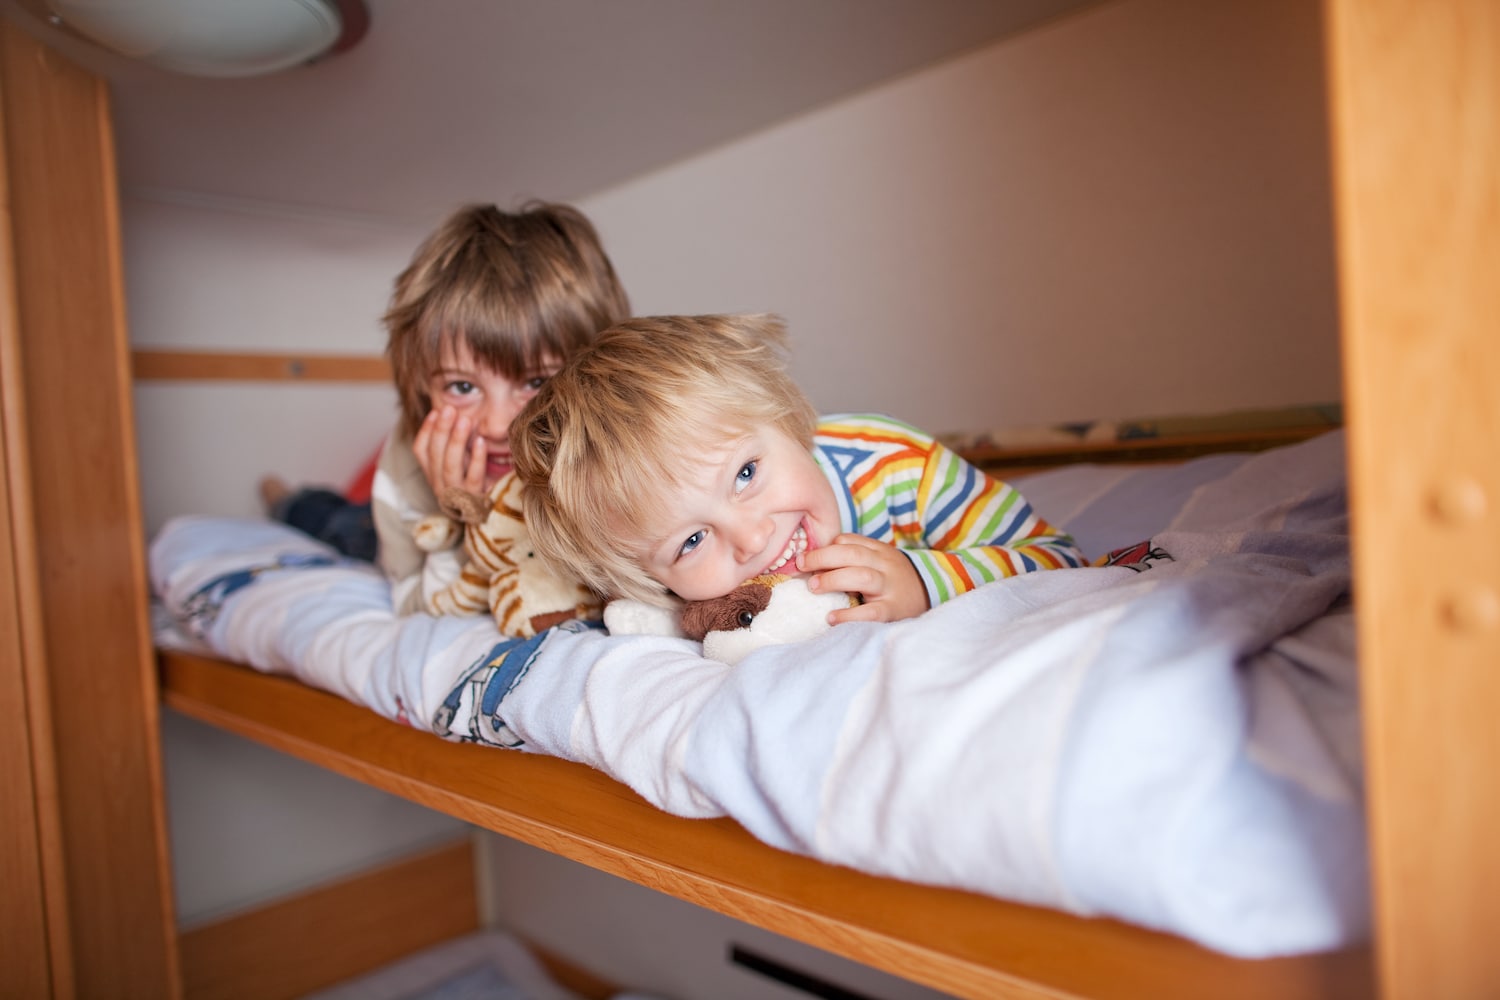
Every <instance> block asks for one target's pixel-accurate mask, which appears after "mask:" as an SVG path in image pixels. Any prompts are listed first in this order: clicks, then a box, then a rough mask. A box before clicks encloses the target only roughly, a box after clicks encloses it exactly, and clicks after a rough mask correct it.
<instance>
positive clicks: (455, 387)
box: [448, 379, 474, 396]
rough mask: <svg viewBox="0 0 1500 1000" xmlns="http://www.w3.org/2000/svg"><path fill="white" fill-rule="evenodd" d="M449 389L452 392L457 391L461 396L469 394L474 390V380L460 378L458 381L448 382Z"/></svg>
mask: <svg viewBox="0 0 1500 1000" xmlns="http://www.w3.org/2000/svg"><path fill="white" fill-rule="evenodd" d="M448 391H449V392H452V393H457V394H458V395H460V396H467V395H468V394H469V393H471V392H473V391H474V383H473V382H465V381H464V380H462V379H459V380H458V381H455V382H449V383H448Z"/></svg>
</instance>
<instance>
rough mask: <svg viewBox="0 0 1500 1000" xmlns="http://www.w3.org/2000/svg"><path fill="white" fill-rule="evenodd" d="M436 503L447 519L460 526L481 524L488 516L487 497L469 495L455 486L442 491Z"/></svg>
mask: <svg viewBox="0 0 1500 1000" xmlns="http://www.w3.org/2000/svg"><path fill="white" fill-rule="evenodd" d="M438 503H439V504H441V505H442V508H443V511H444V512H445V513H446V514H447V515H448V516H449V517H451V518H453V520H455V521H458V522H460V523H462V524H483V523H484V519H485V518H487V517H489V515H490V500H489V497H486V496H484V495H483V494H479V493H470V492H468V491H467V490H461V489H459V488H458V487H456V486H450V487H448V488H447V489H445V490H443V495H442V496H440V497H438Z"/></svg>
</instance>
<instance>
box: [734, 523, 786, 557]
mask: <svg viewBox="0 0 1500 1000" xmlns="http://www.w3.org/2000/svg"><path fill="white" fill-rule="evenodd" d="M774 530H776V525H775V523H774V522H773V521H772V520H771V519H770V518H769V517H767V516H766V515H764V514H761V513H759V512H757V511H743V512H741V514H740V516H739V517H738V518H737V519H736V520H735V522H734V526H733V527H732V528H731V530H730V542H731V543H732V544H733V545H734V553H735V557H736V558H738V559H739V560H740V561H741V562H744V561H745V560H747V559H753V558H755V557H756V556H758V555H761V554H762V553H764V552H765V551H766V545H767V544H768V543H769V542H770V540H771V532H773V531H774Z"/></svg>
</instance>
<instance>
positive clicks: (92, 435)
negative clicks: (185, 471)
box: [0, 19, 181, 1000]
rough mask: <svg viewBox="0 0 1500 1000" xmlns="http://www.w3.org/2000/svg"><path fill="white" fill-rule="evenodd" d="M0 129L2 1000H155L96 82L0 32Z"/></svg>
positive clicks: (105, 152) (127, 491)
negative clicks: (34, 869) (13, 904)
mask: <svg viewBox="0 0 1500 1000" xmlns="http://www.w3.org/2000/svg"><path fill="white" fill-rule="evenodd" d="M0 125H3V130H0V137H3V144H4V149H3V152H4V161H3V173H0V182H3V187H4V195H5V198H4V218H3V233H0V237H3V240H4V243H5V246H4V253H3V255H0V256H3V263H4V265H5V275H4V281H3V282H0V285H3V292H4V295H5V299H4V302H3V308H0V348H3V350H0V367H3V372H0V376H3V377H0V392H3V395H0V403H3V411H0V412H3V418H4V419H3V433H4V445H5V447H4V448H3V449H0V453H3V458H4V461H5V467H4V475H5V479H6V488H5V489H4V490H3V491H0V499H3V501H4V503H3V504H0V510H3V511H4V512H5V514H6V523H5V524H4V525H3V526H0V527H3V530H4V532H5V534H6V544H3V545H0V572H4V573H5V574H6V576H7V578H8V583H9V584H10V587H11V590H10V592H9V593H7V591H6V588H5V587H0V622H3V621H5V620H6V618H8V617H9V618H13V620H14V621H15V622H16V623H17V631H16V633H14V635H13V636H6V640H7V645H5V646H4V647H3V648H0V652H3V653H6V654H7V659H6V661H5V662H4V663H3V664H0V681H3V684H0V696H3V704H5V705H6V707H8V708H14V707H18V706H17V704H13V702H15V703H18V704H19V705H23V706H24V712H25V714H24V715H23V716H22V724H20V725H19V726H17V728H18V730H19V732H20V733H21V734H22V736H21V737H20V739H22V740H24V742H25V743H26V746H25V747H24V748H22V749H21V752H22V753H23V754H24V756H21V757H19V758H15V757H11V756H9V755H7V757H6V760H5V761H4V764H3V769H0V777H3V778H4V779H5V787H4V791H5V792H6V793H7V794H6V795H5V799H4V804H5V806H6V807H7V813H6V816H7V817H8V818H10V817H11V816H12V813H17V812H18V813H20V816H19V818H18V819H17V822H21V823H25V822H28V821H29V822H30V823H31V825H32V828H33V831H34V834H35V836H34V839H33V841H32V843H31V844H30V845H28V844H20V845H19V846H18V848H16V849H13V847H12V843H11V838H6V839H5V840H4V841H0V847H3V848H4V849H5V853H4V854H0V861H3V862H5V863H6V864H7V866H9V865H11V864H15V863H17V862H18V861H24V858H23V855H24V854H25V852H26V851H27V850H30V851H33V852H34V854H33V858H32V864H33V865H39V866H40V868H41V873H40V879H39V882H40V885H39V889H38V888H37V885H36V880H28V884H30V885H31V886H32V889H31V890H30V891H28V894H27V899H29V900H31V904H30V906H31V913H32V919H33V920H39V921H41V923H40V924H33V926H30V927H28V926H25V924H24V923H23V920H24V915H16V914H13V913H12V912H11V909H10V906H9V905H7V907H6V908H5V910H4V915H5V917H6V924H5V926H4V928H3V930H4V932H5V933H7V934H9V933H10V932H12V931H18V932H22V931H24V932H27V934H28V937H27V938H26V939H25V940H24V941H7V942H6V944H5V946H4V950H3V951H0V955H4V956H5V957H6V961H5V962H3V963H0V993H4V994H5V995H7V996H12V995H15V996H21V995H24V996H54V997H59V996H60V997H67V996H72V995H74V992H75V991H76V995H77V996H80V997H153V998H156V997H161V998H167V1000H170V998H173V997H177V996H179V995H180V994H181V987H180V985H179V981H178V970H177V941H176V931H175V927H174V922H173V916H172V899H171V891H170V879H169V867H168V860H167V858H168V856H167V845H166V823H165V808H164V803H163V794H162V774H161V754H160V747H159V742H158V741H159V737H158V732H157V719H158V697H159V692H158V687H157V681H156V672H155V661H154V658H153V655H152V650H151V635H150V628H149V624H148V618H147V595H146V567H145V539H144V532H143V529H142V521H141V514H140V499H139V491H138V488H137V482H136V461H135V426H134V421H133V418H132V406H131V396H130V392H131V385H130V359H129V353H128V344H127V338H126V331H125V304H124V293H123V290H122V273H121V262H120V240H119V221H118V207H117V204H116V195H115V163H114V144H113V138H112V135H111V131H110V121H109V106H108V100H107V94H106V91H105V88H104V85H103V83H102V82H101V81H99V80H98V79H96V78H95V77H93V76H92V75H90V74H88V73H85V72H83V71H81V70H79V69H78V68H77V67H75V66H72V65H71V64H69V63H67V62H66V61H64V60H63V59H61V58H59V57H58V56H57V55H56V53H54V52H52V51H51V50H49V49H48V48H46V47H45V46H43V45H41V44H40V43H38V42H37V41H36V40H35V39H33V38H32V37H31V36H29V35H28V34H26V33H25V32H24V31H23V30H21V29H20V28H19V27H18V26H17V25H15V24H14V23H12V22H11V21H9V20H8V19H0ZM7 597H8V598H9V600H8V601H7V600H6V598H7ZM12 638H14V644H13V646H14V651H15V652H16V653H17V654H18V656H17V658H16V659H14V660H13V659H10V658H9V657H8V654H9V653H11V652H12V648H13V647H12V644H11V642H10V640H12ZM14 719H15V716H14V715H12V714H11V713H7V720H8V722H7V726H10V725H15V722H14ZM11 735H12V734H7V736H11ZM5 746H6V747H7V748H9V747H10V746H11V744H10V743H6V744H5ZM13 790H15V791H16V792H17V794H11V793H12V791H13ZM23 791H25V792H29V794H30V795H31V803H30V806H31V808H30V809H26V808H24V807H25V806H26V805H28V803H26V802H25V801H24V798H25V796H24V794H20V793H21V792H23ZM14 884H15V883H13V882H11V881H9V880H7V882H6V885H5V888H4V889H3V890H0V891H3V892H4V893H6V894H9V893H10V892H11V891H12V888H11V887H12V885H14ZM13 918H15V919H14V920H13ZM13 923H14V925H15V926H13ZM37 932H41V935H42V937H43V940H44V941H45V946H46V949H47V953H46V955H45V956H43V958H42V961H43V962H44V963H46V964H47V966H48V969H47V970H43V971H41V972H37V971H31V972H24V971H23V972H22V973H21V974H24V975H26V976H27V978H26V979H23V980H21V981H20V982H13V981H12V979H11V977H12V976H13V975H15V974H17V970H16V969H15V968H14V967H12V966H10V965H9V956H10V954H11V951H10V948H12V947H34V946H35V944H36V940H35V939H36V937H37V936H38V935H37ZM27 942H30V943H29V944H28V943H27ZM48 971H50V975H47V973H48ZM39 975H43V976H47V978H45V979H39V978H37V977H38V976H39Z"/></svg>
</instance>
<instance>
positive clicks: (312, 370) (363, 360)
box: [131, 350, 391, 384]
mask: <svg viewBox="0 0 1500 1000" xmlns="http://www.w3.org/2000/svg"><path fill="white" fill-rule="evenodd" d="M131 367H132V369H133V370H134V373H135V377H136V378H137V379H141V380H178V379H181V380H194V381H198V380H205V379H206V380H218V381H242V382H274V381H278V380H281V379H288V380H292V381H305V382H383V383H386V384H390V381H391V366H390V365H389V364H388V363H387V362H386V360H385V358H382V357H375V356H369V355H357V354H220V353H216V352H208V351H157V350H137V351H135V352H134V353H132V354H131Z"/></svg>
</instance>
